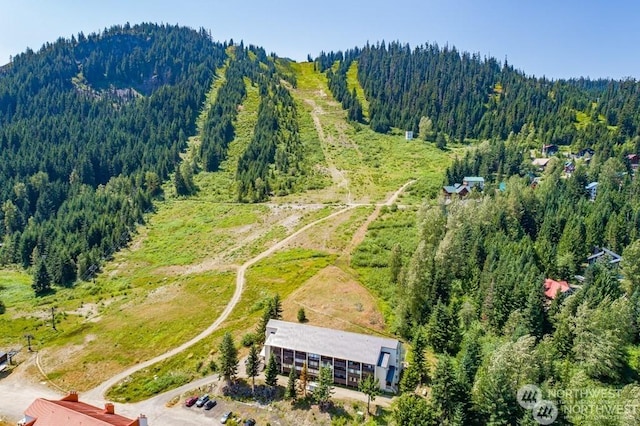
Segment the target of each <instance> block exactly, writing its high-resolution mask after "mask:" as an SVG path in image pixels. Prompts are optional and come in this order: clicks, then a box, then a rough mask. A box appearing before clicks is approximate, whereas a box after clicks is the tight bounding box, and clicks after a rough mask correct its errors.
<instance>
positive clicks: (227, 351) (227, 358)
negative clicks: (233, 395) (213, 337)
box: [218, 332, 238, 384]
mask: <svg viewBox="0 0 640 426" xmlns="http://www.w3.org/2000/svg"><path fill="white" fill-rule="evenodd" d="M218 351H219V352H220V359H219V362H218V364H219V366H220V375H221V376H222V377H223V378H224V380H225V381H226V382H227V384H229V383H231V381H233V380H234V379H235V376H236V373H237V371H238V350H237V349H236V347H235V344H234V343H233V337H232V336H231V333H229V332H226V333H225V334H224V336H223V337H222V341H221V342H220V347H219V348H218Z"/></svg>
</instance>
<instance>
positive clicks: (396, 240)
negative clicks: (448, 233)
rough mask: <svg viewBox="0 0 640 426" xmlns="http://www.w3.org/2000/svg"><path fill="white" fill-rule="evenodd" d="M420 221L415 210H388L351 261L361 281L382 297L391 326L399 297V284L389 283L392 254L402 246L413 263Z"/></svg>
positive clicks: (405, 258)
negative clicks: (417, 226) (397, 293)
mask: <svg viewBox="0 0 640 426" xmlns="http://www.w3.org/2000/svg"><path fill="white" fill-rule="evenodd" d="M416 219H417V217H416V210H415V209H406V210H393V209H385V210H384V211H383V212H382V214H381V215H380V216H379V217H378V219H377V220H375V221H374V222H373V223H371V224H370V225H369V228H368V230H367V234H366V236H365V240H364V241H363V242H362V244H360V245H359V246H358V247H357V249H356V250H355V251H354V253H353V256H352V258H351V266H352V267H353V268H354V269H355V271H356V272H357V273H358V276H359V278H360V280H361V282H362V283H363V284H364V285H365V286H366V287H367V288H368V289H369V290H370V291H371V292H372V293H373V294H374V295H375V296H376V297H377V298H378V300H379V304H378V308H379V309H380V311H381V312H382V313H383V315H384V318H385V322H386V323H387V324H391V323H392V322H393V306H395V298H396V284H393V283H391V282H390V280H389V277H390V270H389V260H390V259H391V252H392V250H393V247H394V246H395V245H396V244H398V245H400V247H401V249H402V261H403V264H404V265H407V264H408V263H409V260H410V259H411V256H412V254H413V252H414V250H415V248H416V246H417V244H418V231H417V228H416Z"/></svg>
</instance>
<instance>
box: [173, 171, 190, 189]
mask: <svg viewBox="0 0 640 426" xmlns="http://www.w3.org/2000/svg"><path fill="white" fill-rule="evenodd" d="M173 186H174V188H175V189H176V194H177V195H189V187H188V186H187V183H186V182H185V180H184V177H183V176H182V172H181V171H180V167H176V172H175V174H174V176H173Z"/></svg>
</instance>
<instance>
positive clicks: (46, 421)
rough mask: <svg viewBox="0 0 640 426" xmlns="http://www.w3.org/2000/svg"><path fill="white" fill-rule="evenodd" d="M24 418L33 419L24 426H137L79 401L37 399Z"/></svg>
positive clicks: (127, 419)
mask: <svg viewBox="0 0 640 426" xmlns="http://www.w3.org/2000/svg"><path fill="white" fill-rule="evenodd" d="M24 413H25V415H26V416H28V417H26V418H28V419H33V420H31V421H30V422H29V423H26V425H25V426H40V425H42V426H69V425H83V426H138V424H139V422H138V419H135V420H132V419H129V418H127V417H124V416H121V415H118V414H109V413H107V410H105V409H104V408H98V407H94V406H93V405H89V404H86V403H84V402H79V401H65V400H64V399H63V400H60V401H51V400H48V399H44V398H38V399H36V400H35V401H33V402H32V403H31V405H30V406H29V408H27V409H26V410H25V412H24Z"/></svg>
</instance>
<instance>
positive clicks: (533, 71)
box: [0, 0, 640, 79]
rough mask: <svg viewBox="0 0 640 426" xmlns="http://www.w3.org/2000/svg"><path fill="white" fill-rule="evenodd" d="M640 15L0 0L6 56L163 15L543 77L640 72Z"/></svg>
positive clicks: (419, 0) (535, 4)
mask: <svg viewBox="0 0 640 426" xmlns="http://www.w3.org/2000/svg"><path fill="white" fill-rule="evenodd" d="M639 17H640V2H638V1H636V0H626V1H625V0H607V1H605V0H581V1H577V0H412V1H409V0H392V1H389V0H386V1H383V0H359V1H353V0H316V1H304V0H298V1H294V0H271V1H269V0H244V1H243V0H224V1H220V0H208V1H207V0H154V1H151V0H108V1H99V0H40V1H36V0H0V64H4V63H7V62H9V58H10V56H11V55H16V54H18V53H21V52H23V51H24V50H25V49H26V48H27V47H30V48H32V49H33V50H38V49H39V48H40V47H41V46H42V45H43V43H45V42H54V41H55V40H56V39H58V38H59V37H65V38H69V37H71V35H73V34H78V33H79V32H81V31H82V32H84V33H85V34H89V33H92V32H98V31H100V30H102V29H104V28H106V27H110V26H112V25H115V24H124V23H126V22H129V23H130V24H136V23H140V22H157V23H168V24H180V25H184V26H188V27H192V28H196V29H198V28H201V27H203V28H205V29H207V30H211V34H212V36H213V38H214V39H215V40H218V41H224V40H229V39H233V40H234V41H235V42H238V41H240V40H243V41H244V42H245V44H255V45H259V46H262V47H264V48H265V50H266V51H267V52H275V53H276V54H277V55H278V56H281V57H289V58H291V59H294V60H297V61H304V60H306V58H307V55H308V54H311V55H312V56H313V57H315V56H316V55H317V54H318V53H320V52H321V51H327V52H328V51H332V50H333V51H337V50H346V49H350V48H353V47H356V46H363V45H365V44H366V43H367V42H369V43H371V44H375V43H376V42H379V41H383V40H384V41H386V42H389V41H399V42H401V43H403V44H405V43H408V44H409V45H410V46H411V47H412V48H413V47H415V46H418V45H422V44H425V43H437V44H438V45H440V46H444V45H449V46H455V47H456V48H457V49H458V50H460V51H467V52H471V53H480V55H481V57H485V56H493V57H495V58H497V59H498V60H500V61H504V60H505V59H506V60H507V61H508V62H509V64H511V65H513V66H514V67H515V68H517V69H520V70H522V71H524V72H525V73H526V74H527V75H535V76H537V77H541V76H545V77H547V78H552V79H559V78H572V77H590V78H614V79H621V78H627V77H632V78H635V79H640V55H639V54H638V53H639V52H638V48H639V47H640V25H639V24H638V22H639V21H638V19H639Z"/></svg>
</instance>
